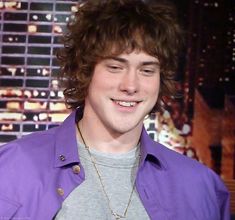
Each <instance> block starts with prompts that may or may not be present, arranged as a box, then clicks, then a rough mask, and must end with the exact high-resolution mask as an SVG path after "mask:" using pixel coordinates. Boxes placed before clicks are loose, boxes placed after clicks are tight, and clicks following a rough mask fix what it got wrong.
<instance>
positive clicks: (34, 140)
mask: <svg viewBox="0 0 235 220" xmlns="http://www.w3.org/2000/svg"><path fill="white" fill-rule="evenodd" d="M56 130H57V128H52V129H49V130H46V131H39V132H34V133H31V134H28V135H26V136H24V137H22V138H20V139H17V140H14V141H12V142H9V143H7V144H5V145H3V146H1V147H0V162H3V159H4V158H5V157H8V156H10V157H19V156H23V155H24V154H28V153H29V154H31V153H32V154H34V153H40V152H41V151H45V150H46V151H47V150H49V148H48V146H52V145H53V143H54V141H55V132H56ZM36 151H38V152H36ZM38 155H39V154H38ZM4 162H6V161H4Z"/></svg>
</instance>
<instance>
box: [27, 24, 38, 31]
mask: <svg viewBox="0 0 235 220" xmlns="http://www.w3.org/2000/svg"><path fill="white" fill-rule="evenodd" d="M28 32H29V33H36V32H37V26H36V25H34V24H30V25H28Z"/></svg>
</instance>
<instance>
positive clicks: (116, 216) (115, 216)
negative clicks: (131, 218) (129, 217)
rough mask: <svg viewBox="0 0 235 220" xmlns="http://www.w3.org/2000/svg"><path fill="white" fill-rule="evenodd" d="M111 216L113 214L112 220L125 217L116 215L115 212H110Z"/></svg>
mask: <svg viewBox="0 0 235 220" xmlns="http://www.w3.org/2000/svg"><path fill="white" fill-rule="evenodd" d="M112 214H113V216H114V218H115V219H116V220H119V219H121V218H125V216H122V215H119V214H117V213H115V212H112Z"/></svg>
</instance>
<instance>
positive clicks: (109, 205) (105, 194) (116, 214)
mask: <svg viewBox="0 0 235 220" xmlns="http://www.w3.org/2000/svg"><path fill="white" fill-rule="evenodd" d="M77 128H78V132H79V134H80V136H81V138H82V142H83V144H84V145H85V148H86V150H87V152H88V154H89V157H90V159H91V162H92V164H93V166H94V168H95V171H96V173H97V176H98V179H99V182H100V185H101V188H102V191H103V193H104V196H105V198H106V200H107V202H108V207H109V210H110V212H111V214H112V215H113V216H114V218H115V219H116V220H119V219H125V218H126V214H127V211H128V208H129V206H130V203H131V199H132V195H133V192H134V189H135V181H134V183H133V186H132V189H131V193H130V196H129V199H128V202H127V206H126V208H125V211H124V213H123V215H120V214H118V213H117V212H115V211H113V209H112V207H111V201H110V199H109V197H108V194H107V192H106V190H105V187H104V183H103V180H102V177H101V174H100V172H99V170H98V167H97V166H96V162H95V158H94V157H93V156H92V155H91V151H90V149H89V146H88V145H87V144H86V142H85V140H84V138H83V135H82V132H81V130H80V127H79V124H78V123H77ZM139 161H140V155H139Z"/></svg>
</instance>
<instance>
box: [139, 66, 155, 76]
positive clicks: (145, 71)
mask: <svg viewBox="0 0 235 220" xmlns="http://www.w3.org/2000/svg"><path fill="white" fill-rule="evenodd" d="M140 72H141V73H142V74H143V75H146V76H151V75H153V74H155V73H156V69H154V68H144V69H140Z"/></svg>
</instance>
